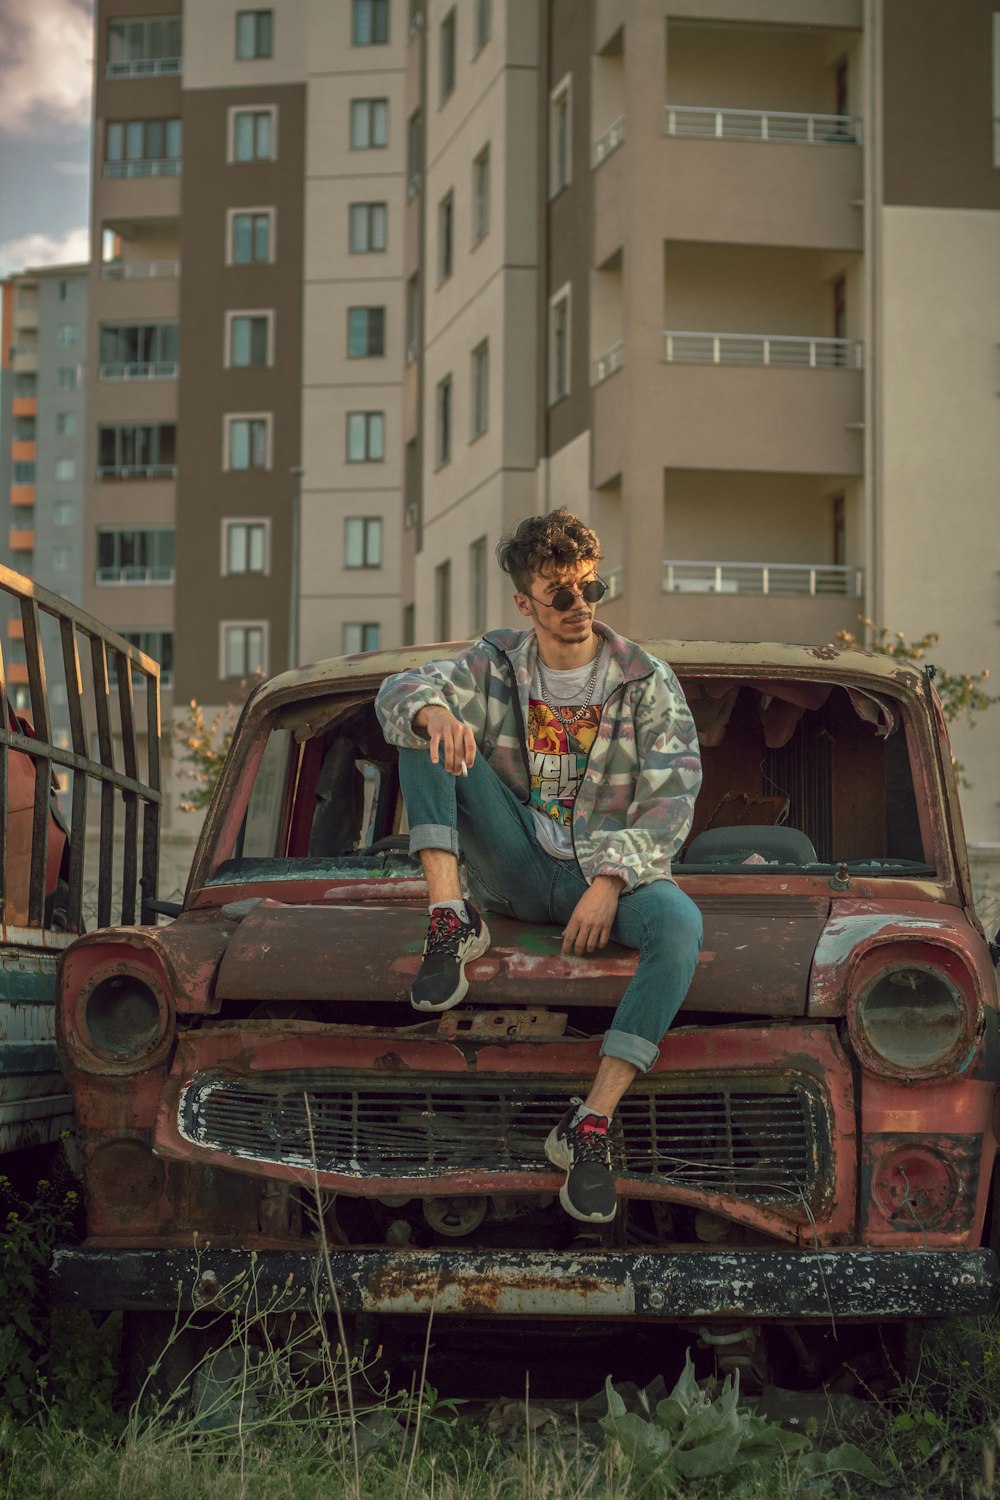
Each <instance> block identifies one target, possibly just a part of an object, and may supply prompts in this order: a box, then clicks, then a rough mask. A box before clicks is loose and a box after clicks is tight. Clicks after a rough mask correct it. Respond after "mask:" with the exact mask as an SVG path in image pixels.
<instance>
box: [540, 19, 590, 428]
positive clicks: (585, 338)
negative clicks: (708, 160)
mask: <svg viewBox="0 0 1000 1500" xmlns="http://www.w3.org/2000/svg"><path fill="white" fill-rule="evenodd" d="M592 32H593V0H551V3H550V5H549V34H548V45H547V49H546V53H545V57H546V66H545V68H544V69H543V70H542V77H543V84H542V89H543V99H542V101H541V102H542V115H541V120H542V130H543V132H544V137H547V136H548V134H549V121H550V110H549V97H550V94H551V91H552V90H553V89H554V88H556V87H558V85H559V83H560V82H561V81H562V79H564V78H566V77H567V76H569V78H570V79H571V81H572V82H571V89H572V120H571V130H572V178H571V181H570V182H569V184H568V185H567V186H566V187H565V188H563V189H562V190H561V191H560V192H558V193H557V194H556V195H555V197H553V198H552V199H551V200H550V201H549V202H548V214H547V231H546V238H547V250H548V253H547V260H546V275H545V283H546V288H547V290H546V299H545V300H546V308H545V322H544V325H543V326H544V328H545V330H546V338H545V341H544V342H545V344H546V346H547V344H548V338H549V318H548V300H549V298H550V297H552V296H553V295H554V294H555V293H556V292H558V291H559V290H560V288H562V287H564V286H566V285H569V286H570V288H571V302H570V379H569V393H568V394H567V395H566V396H565V397H563V399H562V400H560V401H558V402H557V403H556V404H555V405H554V406H552V407H550V408H549V411H548V421H547V424H546V427H547V431H546V433H545V442H544V446H543V452H545V453H546V454H552V453H556V452H558V451H559V449H560V448H563V447H565V446H566V444H567V443H569V442H572V440H573V439H574V438H575V437H578V436H579V434H580V433H581V432H584V431H586V429H587V427H588V426H589V425H590V267H591V261H592V250H591V246H592V237H593V231H592V221H593V173H592V172H591V167H590V70H591V37H592ZM551 151H552V142H551V141H548V145H547V152H546V155H547V157H548V156H550V155H551ZM551 180H552V179H551V169H550V168H549V169H548V170H547V182H548V183H551ZM546 363H548V361H546ZM547 374H548V372H547V371H546V372H545V375H546V378H545V380H544V381H543V384H542V387H541V388H542V390H547V387H548V379H547Z"/></svg>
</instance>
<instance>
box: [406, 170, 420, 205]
mask: <svg viewBox="0 0 1000 1500" xmlns="http://www.w3.org/2000/svg"><path fill="white" fill-rule="evenodd" d="M423 185H424V179H423V178H422V177H421V175H420V173H419V172H413V173H412V174H411V176H410V180H409V182H408V183H407V184H406V197H407V199H408V200H409V199H412V198H416V197H417V195H418V194H419V192H420V189H421V188H422V187H423Z"/></svg>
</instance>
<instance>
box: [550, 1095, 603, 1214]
mask: <svg viewBox="0 0 1000 1500" xmlns="http://www.w3.org/2000/svg"><path fill="white" fill-rule="evenodd" d="M581 1102H582V1101H581V1100H579V1099H574V1100H573V1101H572V1102H571V1104H570V1107H569V1109H568V1110H567V1111H566V1113H565V1114H564V1115H563V1117H562V1119H561V1120H560V1121H559V1124H558V1125H557V1126H556V1127H555V1129H554V1130H552V1131H550V1132H549V1138H548V1140H547V1141H546V1142H545V1155H546V1156H547V1157H548V1159H549V1161H550V1162H552V1164H553V1166H556V1167H562V1168H563V1169H564V1171H565V1173H566V1181H565V1182H564V1183H563V1185H562V1187H561V1188H560V1189H559V1202H560V1203H561V1204H562V1206H563V1208H564V1209H565V1210H566V1212H567V1213H568V1214H570V1215H572V1217H573V1218H574V1219H582V1221H583V1222H584V1223H585V1224H609V1223H610V1222H611V1220H612V1219H613V1218H614V1216H615V1213H616V1212H617V1209H618V1197H617V1194H616V1193H615V1185H614V1182H613V1181H612V1179H611V1149H610V1146H609V1144H608V1130H609V1129H610V1126H611V1121H610V1120H609V1119H608V1117H607V1116H606V1115H583V1116H581V1118H580V1119H579V1120H576V1123H575V1124H574V1120H575V1117H576V1112H577V1107H578V1106H579V1104H580V1103H581Z"/></svg>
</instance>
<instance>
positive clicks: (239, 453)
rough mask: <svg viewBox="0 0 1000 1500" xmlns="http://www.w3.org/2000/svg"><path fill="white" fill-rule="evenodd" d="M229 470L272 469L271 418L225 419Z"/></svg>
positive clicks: (266, 415)
mask: <svg viewBox="0 0 1000 1500" xmlns="http://www.w3.org/2000/svg"><path fill="white" fill-rule="evenodd" d="M224 422H225V427H226V452H225V467H226V468H227V469H269V468H270V467H271V417H270V414H269V413H266V412H262V413H261V414H260V415H258V416H246V417H243V416H240V417H225V418H224Z"/></svg>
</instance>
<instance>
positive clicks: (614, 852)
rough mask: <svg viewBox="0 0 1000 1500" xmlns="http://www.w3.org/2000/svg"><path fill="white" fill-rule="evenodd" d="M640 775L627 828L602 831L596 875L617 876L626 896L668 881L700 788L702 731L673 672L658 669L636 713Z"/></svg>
mask: <svg viewBox="0 0 1000 1500" xmlns="http://www.w3.org/2000/svg"><path fill="white" fill-rule="evenodd" d="M632 722H633V726H634V732H635V745H636V759H637V762H638V775H637V777H636V783H635V790H634V793H633V796H632V801H631V803H630V804H629V807H628V811H627V813H626V816H625V827H624V828H620V829H615V830H605V829H602V830H601V833H600V835H599V838H600V842H601V850H600V854H599V857H598V863H597V867H596V869H595V871H594V873H595V874H596V875H614V876H616V877H617V878H618V879H619V880H623V881H624V882H625V887H626V889H627V890H634V889H635V887H636V886H640V885H647V884H648V883H649V882H650V881H651V880H657V879H662V878H663V877H665V876H666V877H669V876H670V861H671V860H672V858H673V856H674V855H675V854H676V853H677V851H678V849H679V848H680V847H681V845H682V844H683V842H684V840H685V838H686V837H687V835H688V831H689V829H690V827H691V821H692V818H693V817H694V804H695V798H696V797H697V795H698V789H699V787H700V786H701V752H700V751H699V749H698V731H697V730H696V728H695V725H694V719H693V718H692V717H691V710H690V709H689V708H688V705H687V699H686V698H685V697H684V693H683V690H682V688H681V686H680V683H679V682H678V681H677V678H676V677H675V676H674V674H673V672H672V671H671V670H670V668H669V667H668V666H666V665H665V664H660V663H658V664H657V670H656V672H655V673H654V675H653V677H652V678H650V679H649V680H648V681H647V682H646V683H644V684H643V692H642V696H641V698H640V699H639V701H638V703H637V704H636V706H635V708H634V710H633V719H632Z"/></svg>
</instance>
